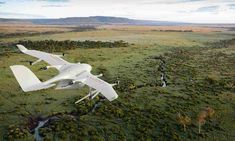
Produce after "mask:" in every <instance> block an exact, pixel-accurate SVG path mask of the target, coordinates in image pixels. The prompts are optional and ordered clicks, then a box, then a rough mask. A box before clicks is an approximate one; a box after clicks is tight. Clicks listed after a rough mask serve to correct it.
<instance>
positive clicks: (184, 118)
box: [177, 113, 191, 132]
mask: <svg viewBox="0 0 235 141" xmlns="http://www.w3.org/2000/svg"><path fill="white" fill-rule="evenodd" d="M177 120H178V122H179V123H180V124H181V125H183V127H184V132H186V127H187V125H190V124H191V118H190V117H189V116H186V115H185V116H183V115H181V113H178V114H177Z"/></svg>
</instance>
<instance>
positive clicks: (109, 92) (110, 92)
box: [78, 72, 118, 101]
mask: <svg viewBox="0 0 235 141" xmlns="http://www.w3.org/2000/svg"><path fill="white" fill-rule="evenodd" d="M78 80H79V81H81V82H82V83H84V84H86V85H88V86H90V87H91V88H94V89H96V90H97V91H98V92H100V93H101V94H102V95H103V96H105V97H106V98H107V99H108V100H109V101H113V100H114V99H116V98H118V95H117V93H116V92H115V90H114V89H113V87H112V85H111V84H109V83H107V82H105V81H103V80H101V79H99V78H98V77H97V76H94V75H92V74H90V73H89V72H83V73H82V74H81V75H80V76H79V78H78Z"/></svg>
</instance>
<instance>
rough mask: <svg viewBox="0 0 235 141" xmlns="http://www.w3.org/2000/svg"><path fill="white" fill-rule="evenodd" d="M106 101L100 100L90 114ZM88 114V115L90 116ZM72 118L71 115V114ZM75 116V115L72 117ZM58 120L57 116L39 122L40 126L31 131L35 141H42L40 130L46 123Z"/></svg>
mask: <svg viewBox="0 0 235 141" xmlns="http://www.w3.org/2000/svg"><path fill="white" fill-rule="evenodd" d="M104 100H105V99H100V100H99V101H97V102H96V103H95V104H94V105H93V106H92V107H91V109H90V110H89V112H88V113H93V112H95V109H96V108H97V107H99V106H100V105H101V104H102V101H104ZM88 113H86V114H88ZM69 115H70V116H71V114H69ZM72 116H73V115H72ZM56 118H58V115H55V116H51V117H48V118H46V119H45V120H39V121H38V124H37V126H36V127H35V128H34V129H32V130H31V131H34V140H35V141H42V137H41V136H40V133H39V129H40V128H42V127H43V126H44V125H45V124H46V123H48V121H49V120H53V119H56Z"/></svg>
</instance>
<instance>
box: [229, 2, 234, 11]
mask: <svg viewBox="0 0 235 141" xmlns="http://www.w3.org/2000/svg"><path fill="white" fill-rule="evenodd" d="M227 6H228V7H229V8H230V9H232V10H235V3H233V4H228V5H227Z"/></svg>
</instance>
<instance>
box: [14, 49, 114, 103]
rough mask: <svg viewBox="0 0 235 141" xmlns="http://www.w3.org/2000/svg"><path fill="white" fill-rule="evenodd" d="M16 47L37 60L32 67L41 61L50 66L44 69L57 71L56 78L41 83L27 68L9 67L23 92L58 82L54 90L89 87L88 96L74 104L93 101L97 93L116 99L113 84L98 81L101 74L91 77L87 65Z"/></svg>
mask: <svg viewBox="0 0 235 141" xmlns="http://www.w3.org/2000/svg"><path fill="white" fill-rule="evenodd" d="M17 47H18V48H19V49H20V51H21V52H23V53H25V54H28V55H31V56H34V57H36V58H38V60H37V61H35V62H33V63H32V65H35V64H37V63H38V62H40V61H42V60H43V61H45V62H47V63H48V64H50V66H47V67H45V68H46V69H48V68H56V69H57V70H58V71H59V74H58V75H57V76H55V77H53V78H51V79H49V80H47V81H44V82H41V81H40V80H39V79H38V78H37V76H36V75H35V74H34V73H33V72H32V71H31V70H29V69H28V68H27V67H25V66H23V65H14V66H10V68H11V70H12V72H13V74H14V75H15V77H16V80H17V81H18V83H19V84H20V87H21V88H22V90H23V91H24V92H29V91H37V90H41V89H47V88H50V87H53V86H55V85H56V84H55V83H56V82H58V84H57V87H56V89H76V88H81V87H83V86H84V85H88V86H89V87H90V92H89V94H88V95H86V96H84V97H83V98H81V99H80V100H78V101H76V102H75V103H79V102H80V101H82V100H84V99H86V98H88V97H89V98H90V99H93V98H94V97H95V96H97V95H98V94H99V93H101V94H102V95H103V96H104V97H105V98H107V99H108V100H109V101H112V100H114V99H116V98H117V97H118V95H117V93H116V92H115V90H114V89H113V86H114V85H115V84H109V83H107V82H105V81H103V80H101V79H99V78H98V77H101V76H102V74H100V75H92V74H91V73H90V71H91V69H92V67H91V66H90V65H89V64H83V63H69V62H67V61H65V60H63V59H62V58H61V57H62V55H54V54H49V53H45V52H41V51H37V50H28V49H27V48H25V47H24V46H23V45H17ZM92 89H94V90H92Z"/></svg>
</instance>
